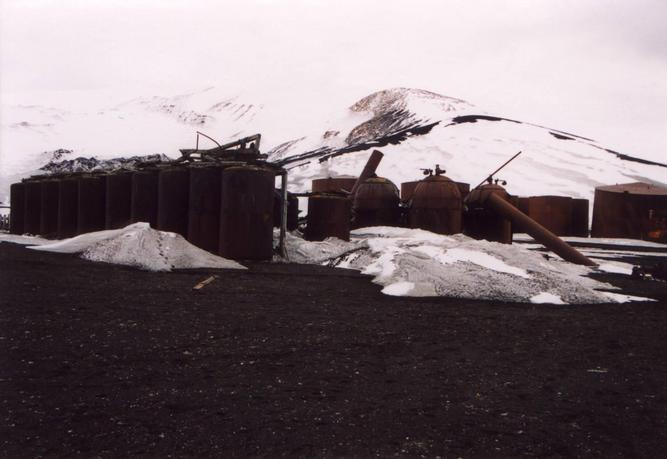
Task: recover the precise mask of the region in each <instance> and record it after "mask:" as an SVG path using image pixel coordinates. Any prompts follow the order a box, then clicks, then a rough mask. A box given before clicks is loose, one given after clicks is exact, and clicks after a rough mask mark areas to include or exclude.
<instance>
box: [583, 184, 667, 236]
mask: <svg viewBox="0 0 667 459" xmlns="http://www.w3.org/2000/svg"><path fill="white" fill-rule="evenodd" d="M591 236H592V237H611V238H631V239H645V240H651V241H656V242H667V188H665V187H661V186H656V185H651V184H648V183H640V182H635V183H626V184H622V185H612V186H602V187H598V188H596V189H595V201H594V203H593V223H592V227H591Z"/></svg>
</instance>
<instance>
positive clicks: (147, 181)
mask: <svg viewBox="0 0 667 459" xmlns="http://www.w3.org/2000/svg"><path fill="white" fill-rule="evenodd" d="M157 193H158V170H157V169H144V170H140V171H136V172H134V173H133V174H132V202H131V217H130V219H131V221H132V223H136V222H147V223H149V224H150V226H151V228H155V227H156V226H157V207H158V194H157Z"/></svg>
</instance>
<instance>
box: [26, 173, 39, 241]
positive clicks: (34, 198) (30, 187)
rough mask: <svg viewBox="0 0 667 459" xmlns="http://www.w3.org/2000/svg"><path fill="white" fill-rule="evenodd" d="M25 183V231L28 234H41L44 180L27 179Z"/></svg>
mask: <svg viewBox="0 0 667 459" xmlns="http://www.w3.org/2000/svg"><path fill="white" fill-rule="evenodd" d="M24 183H25V201H24V202H25V205H24V212H23V215H24V216H23V231H24V232H25V233H27V234H39V231H40V230H41V218H42V215H41V214H42V210H41V207H42V182H41V180H27V181H25V182H24Z"/></svg>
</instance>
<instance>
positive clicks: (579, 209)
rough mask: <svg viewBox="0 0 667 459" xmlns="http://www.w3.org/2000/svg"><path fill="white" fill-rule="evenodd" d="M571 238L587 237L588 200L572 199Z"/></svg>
mask: <svg viewBox="0 0 667 459" xmlns="http://www.w3.org/2000/svg"><path fill="white" fill-rule="evenodd" d="M571 236H578V237H588V199H572V232H571Z"/></svg>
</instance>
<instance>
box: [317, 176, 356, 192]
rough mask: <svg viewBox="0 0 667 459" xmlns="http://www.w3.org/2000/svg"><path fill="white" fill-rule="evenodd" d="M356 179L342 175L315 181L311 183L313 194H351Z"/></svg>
mask: <svg viewBox="0 0 667 459" xmlns="http://www.w3.org/2000/svg"><path fill="white" fill-rule="evenodd" d="M357 179H358V177H352V176H347V175H342V176H338V177H326V178H320V179H315V180H313V182H312V185H311V190H312V191H313V193H342V192H348V193H349V192H351V191H352V188H354V184H355V183H357Z"/></svg>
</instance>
